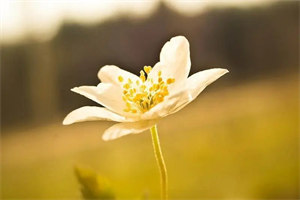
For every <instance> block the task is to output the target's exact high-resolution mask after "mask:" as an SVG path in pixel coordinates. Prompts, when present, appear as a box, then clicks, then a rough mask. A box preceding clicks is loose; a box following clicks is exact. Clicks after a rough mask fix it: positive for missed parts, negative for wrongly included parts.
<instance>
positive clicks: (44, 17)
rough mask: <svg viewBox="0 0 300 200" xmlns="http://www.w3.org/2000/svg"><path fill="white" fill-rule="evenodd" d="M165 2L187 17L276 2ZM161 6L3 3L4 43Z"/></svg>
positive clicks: (128, 1)
mask: <svg viewBox="0 0 300 200" xmlns="http://www.w3.org/2000/svg"><path fill="white" fill-rule="evenodd" d="M164 1H165V2H167V3H168V4H169V5H170V6H171V7H173V8H174V9H176V10H178V11H180V12H182V13H184V14H186V15H193V14H196V13H199V12H201V11H203V10H204V9H206V8H207V7H222V6H251V5H255V4H261V3H265V2H271V1H274V0H226V1H225V0H218V1H217V0H209V1H208V0H203V1H189V0H187V1H179V0H164ZM158 3H159V0H151V1H150V0H149V1H147V0H145V1H138V0H124V1H120V0H102V1H100V0H99V1H95V0H85V1H73V0H62V1H51V0H48V1H47V0H36V1H32V0H28V1H21V0H1V1H0V7H1V10H0V12H1V38H0V42H1V43H10V42H14V41H18V40H21V39H22V38H24V37H26V36H30V37H31V38H36V39H39V40H47V39H49V38H51V37H52V36H53V35H54V34H55V33H56V32H57V30H58V29H59V26H60V24H61V23H62V22H63V21H74V22H77V23H85V24H91V23H98V22H101V21H103V20H106V19H108V18H111V17H114V16H118V15H122V14H123V15H126V16H139V17H145V16H148V15H149V14H151V13H152V12H153V11H154V10H155V8H156V6H157V5H158Z"/></svg>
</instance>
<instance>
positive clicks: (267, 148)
mask: <svg viewBox="0 0 300 200" xmlns="http://www.w3.org/2000/svg"><path fill="white" fill-rule="evenodd" d="M298 86H299V85H298V77H297V76H295V75H294V76H287V77H278V78H273V79H270V80H264V81H257V82H253V83H247V84H243V85H237V86H234V87H230V88H227V89H223V90H213V89H214V88H213V87H214V86H210V87H209V88H207V90H206V91H204V92H203V94H201V95H200V97H198V99H197V100H196V101H195V102H193V103H192V104H191V105H189V106H188V107H186V108H185V109H184V110H182V111H180V112H179V113H177V114H175V115H172V116H169V117H167V118H166V119H164V120H162V121H161V122H160V123H159V125H158V130H159V134H160V137H161V143H162V148H163V153H164V156H165V160H166V164H167V167H168V170H169V182H170V185H169V187H170V190H169V193H170V198H260V199H262V198H273V199H276V198H277V199H279V198H283V199H287V198H297V197H298V194H299V185H298V178H299V176H298V172H299V171H298V167H299V166H298V159H299V151H298V150H299V148H298V142H299V135H298V131H299V130H298V125H299V115H298V112H299V108H298V106H299V104H298V100H299V96H298V92H299V87H298ZM211 88H212V89H211ZM110 125H112V123H110V122H89V123H80V124H76V125H72V126H62V125H61V124H60V122H58V123H57V124H51V125H48V126H43V127H38V128H35V129H30V130H29V129H27V130H23V129H21V128H16V129H15V130H11V131H10V133H7V134H3V135H2V141H1V142H2V145H1V152H2V160H1V170H2V173H1V175H2V177H1V182H2V183H1V189H2V198H4V199H9V198H14V199H16V198H38V199H42V198H52V199H56V198H57V199H62V198H78V197H80V191H79V185H78V183H77V182H76V178H75V176H74V171H73V167H74V166H75V165H76V164H84V165H87V166H91V167H92V168H94V169H96V170H97V171H98V172H100V174H102V175H103V176H104V177H106V178H108V179H109V180H110V182H111V183H112V184H113V187H114V189H115V192H116V195H117V197H119V198H138V197H141V196H148V197H149V198H155V197H159V188H160V187H159V185H158V183H159V174H158V170H157V166H156V163H155V158H154V155H153V150H152V144H151V137H150V134H149V132H145V133H142V134H139V135H131V136H127V137H124V138H121V139H118V140H115V141H111V142H104V141H102V140H101V134H102V133H103V131H104V130H105V129H106V128H108V127H109V126H110Z"/></svg>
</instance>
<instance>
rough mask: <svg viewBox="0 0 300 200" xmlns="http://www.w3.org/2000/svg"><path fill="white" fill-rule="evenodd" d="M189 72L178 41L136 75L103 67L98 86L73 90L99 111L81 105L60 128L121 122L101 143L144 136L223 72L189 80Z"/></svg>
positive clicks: (185, 47) (184, 46)
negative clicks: (158, 59)
mask: <svg viewBox="0 0 300 200" xmlns="http://www.w3.org/2000/svg"><path fill="white" fill-rule="evenodd" d="M190 68H191V60H190V50H189V42H188V40H187V39H186V38H185V37H183V36H177V37H173V38H171V40H170V41H168V42H167V43H166V44H165V45H164V46H163V48H162V50H161V52H160V61H159V62H158V63H156V64H155V66H154V67H153V69H152V68H151V67H150V66H145V67H144V71H143V70H142V71H141V72H140V76H139V77H138V76H136V75H135V74H132V73H130V72H127V71H125V70H122V69H120V68H119V67H117V66H114V65H106V66H104V67H102V68H101V69H100V71H99V72H98V77H99V79H100V80H101V83H99V84H98V85H97V86H80V87H75V88H73V89H72V91H73V92H76V93H78V94H81V95H83V96H85V97H87V98H89V99H91V100H93V101H95V102H97V103H99V104H101V105H102V106H104V107H97V106H84V107H81V108H78V109H76V110H74V111H72V112H71V113H69V114H68V115H67V116H66V118H65V119H64V121H63V124H64V125H69V124H73V123H75V122H82V121H92V120H110V121H116V122H120V123H118V124H115V125H113V126H112V127H110V128H108V129H107V130H106V131H105V133H104V134H103V137H102V138H103V139H104V140H112V139H116V138H118V137H121V136H124V135H128V134H131V133H140V132H143V131H145V130H147V129H149V128H150V127H152V126H153V125H155V124H156V123H157V121H158V120H159V119H160V118H163V117H165V116H167V115H170V114H173V113H175V112H177V111H179V110H180V109H182V108H183V107H184V106H186V105H187V104H189V103H190V102H191V101H193V100H194V99H195V98H196V97H197V96H198V95H199V94H200V92H202V91H203V90H204V88H205V87H206V86H208V85H209V84H211V83H212V82H214V81H215V80H217V79H218V78H220V77H221V76H222V75H224V74H226V73H227V72H228V70H226V69H221V68H213V69H209V70H204V71H201V72H198V73H196V74H193V75H192V76H190V77H188V75H189V72H190Z"/></svg>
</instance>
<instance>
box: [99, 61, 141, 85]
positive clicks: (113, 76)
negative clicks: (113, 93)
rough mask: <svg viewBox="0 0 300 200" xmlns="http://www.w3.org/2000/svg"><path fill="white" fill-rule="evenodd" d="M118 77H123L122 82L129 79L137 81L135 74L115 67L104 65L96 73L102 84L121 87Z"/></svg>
mask: <svg viewBox="0 0 300 200" xmlns="http://www.w3.org/2000/svg"><path fill="white" fill-rule="evenodd" d="M119 76H121V77H123V79H124V81H127V80H128V79H131V80H132V81H134V82H135V81H136V80H138V79H139V77H138V76H136V75H135V74H133V73H130V72H128V71H125V70H123V69H120V68H119V67H117V66H115V65H105V66H104V67H101V69H100V70H99V72H98V78H99V79H100V80H101V82H102V83H110V84H115V85H121V84H122V83H121V82H120V81H119Z"/></svg>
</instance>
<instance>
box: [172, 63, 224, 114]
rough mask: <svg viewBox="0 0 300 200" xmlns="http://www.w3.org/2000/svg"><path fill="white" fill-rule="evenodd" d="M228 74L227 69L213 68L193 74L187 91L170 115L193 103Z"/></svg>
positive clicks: (187, 85) (187, 83)
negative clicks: (210, 86) (209, 86)
mask: <svg viewBox="0 0 300 200" xmlns="http://www.w3.org/2000/svg"><path fill="white" fill-rule="evenodd" d="M226 73H228V70H227V69H221V68H213V69H208V70H204V71H201V72H198V73H196V74H193V75H192V76H190V77H189V78H188V79H187V82H186V85H185V91H186V92H184V93H182V95H181V97H180V99H179V100H178V101H177V102H176V105H175V106H174V107H173V108H172V109H170V113H169V114H172V113H175V112H177V111H179V110H180V109H182V108H183V107H184V106H186V105H187V104H189V103H190V102H191V101H193V100H194V99H195V98H196V97H197V96H198V95H199V94H200V93H201V92H202V91H203V90H204V89H205V88H206V87H207V86H208V85H209V84H211V83H213V82H214V81H216V80H217V79H218V78H220V77H221V76H223V75H224V74H226Z"/></svg>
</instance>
